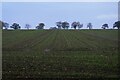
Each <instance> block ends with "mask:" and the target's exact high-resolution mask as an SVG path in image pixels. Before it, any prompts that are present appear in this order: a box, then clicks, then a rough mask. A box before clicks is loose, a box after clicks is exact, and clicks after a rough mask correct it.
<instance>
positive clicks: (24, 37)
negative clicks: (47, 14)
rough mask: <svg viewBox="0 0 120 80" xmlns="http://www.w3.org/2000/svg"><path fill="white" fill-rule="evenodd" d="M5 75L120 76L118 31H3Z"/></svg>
mask: <svg viewBox="0 0 120 80" xmlns="http://www.w3.org/2000/svg"><path fill="white" fill-rule="evenodd" d="M2 62H3V63H2V66H3V67H2V70H3V72H2V76H3V78H99V77H103V78H117V77H118V74H119V73H118V30H3V31H2Z"/></svg>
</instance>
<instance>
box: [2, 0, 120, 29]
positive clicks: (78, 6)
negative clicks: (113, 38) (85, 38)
mask: <svg viewBox="0 0 120 80" xmlns="http://www.w3.org/2000/svg"><path fill="white" fill-rule="evenodd" d="M0 19H1V18H0ZM2 20H3V21H5V22H8V23H9V24H10V25H11V24H12V23H13V22H17V23H19V24H20V25H21V26H22V28H24V26H25V24H26V23H28V24H30V25H31V26H32V28H35V26H36V25H37V24H38V23H40V22H44V23H45V25H46V26H45V28H49V27H52V26H56V25H55V22H56V21H68V22H69V23H72V22H73V21H79V22H80V23H83V24H84V27H83V28H85V29H86V25H87V23H89V22H91V23H92V24H93V28H101V25H102V24H104V23H108V24H109V26H110V28H111V27H112V25H113V23H114V22H115V21H117V20H118V3H117V2H76V3H75V2H74V3H73V2H44V3H43V2H14V3H13V2H4V3H2Z"/></svg>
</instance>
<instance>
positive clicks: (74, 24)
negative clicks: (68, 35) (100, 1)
mask: <svg viewBox="0 0 120 80" xmlns="http://www.w3.org/2000/svg"><path fill="white" fill-rule="evenodd" d="M55 24H56V27H50V28H49V29H69V28H70V26H71V28H74V29H77V28H78V29H81V28H82V27H83V24H81V23H80V22H76V21H74V22H72V23H71V25H70V23H68V22H67V21H64V22H62V21H59V22H56V23H55ZM44 26H45V23H39V24H38V25H37V26H36V27H35V28H36V29H38V30H39V29H44ZM0 27H1V29H3V28H4V29H8V28H13V29H14V30H17V29H21V26H20V24H18V23H13V24H12V25H11V26H9V24H8V23H6V22H3V21H0ZM30 27H31V25H30V24H25V28H26V29H30ZM92 27H93V25H92V23H88V24H87V28H89V29H93V28H92ZM115 27H117V28H118V29H120V21H117V22H115V23H114V24H113V29H114V28H115ZM101 28H102V29H106V28H109V26H108V24H106V23H105V24H103V25H102V27H101Z"/></svg>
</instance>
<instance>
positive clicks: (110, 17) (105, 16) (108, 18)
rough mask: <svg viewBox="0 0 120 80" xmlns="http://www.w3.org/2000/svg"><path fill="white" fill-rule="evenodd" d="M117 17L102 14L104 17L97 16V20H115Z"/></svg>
mask: <svg viewBox="0 0 120 80" xmlns="http://www.w3.org/2000/svg"><path fill="white" fill-rule="evenodd" d="M117 18H118V15H116V14H104V15H99V16H97V19H104V20H105V19H107V20H111V19H117Z"/></svg>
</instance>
